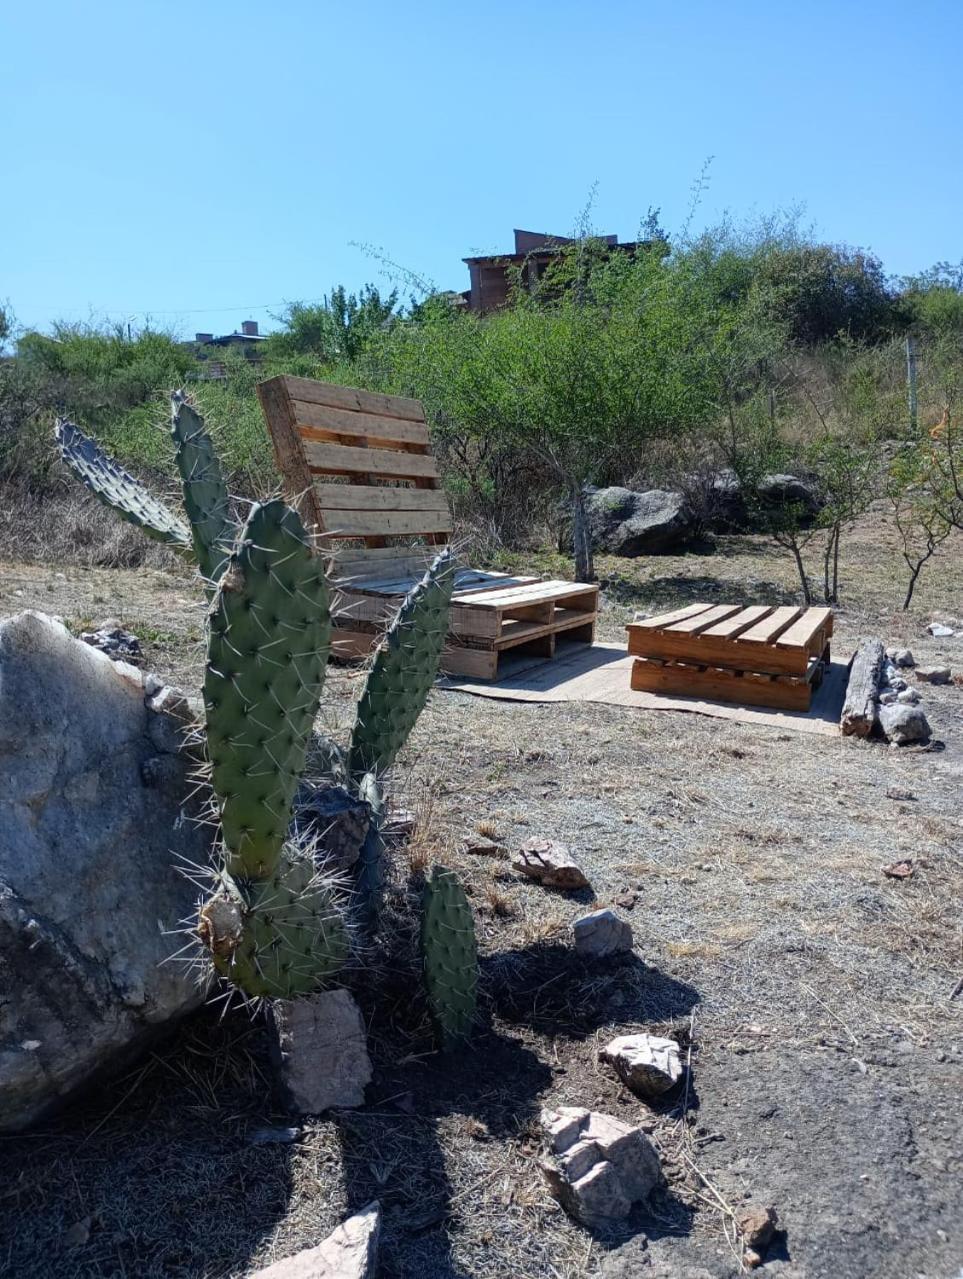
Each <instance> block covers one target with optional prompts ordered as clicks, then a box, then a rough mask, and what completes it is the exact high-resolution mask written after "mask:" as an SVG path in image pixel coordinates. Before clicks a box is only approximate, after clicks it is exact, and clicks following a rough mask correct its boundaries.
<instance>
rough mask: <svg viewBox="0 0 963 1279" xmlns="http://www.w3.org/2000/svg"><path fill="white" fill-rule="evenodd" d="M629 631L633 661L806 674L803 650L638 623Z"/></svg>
mask: <svg viewBox="0 0 963 1279" xmlns="http://www.w3.org/2000/svg"><path fill="white" fill-rule="evenodd" d="M627 630H628V632H629V643H628V651H629V653H630V654H631V655H632V656H633V657H648V658H652V659H659V660H661V661H681V662H694V663H697V664H709V665H712V666H720V667H730V668H732V669H733V670H743V671H744V670H753V671H758V672H760V673H762V674H767V675H804V674H805V673H806V665H807V661H808V657H807V654H806V651H805V650H804V649H777V648H775V647H773V646H772V645H768V644H752V645H746V646H743V644H742V637H741V636H739V637H737V638H735V639H725V638H721V639H717V638H715V637H713V636H709V635H706V634H702V635H677V634H675V633H674V632H673V631H646V630H643V629H639V628H638V627H637V625H636V624H635V623H633V624H632V625H630V626H629V627H627Z"/></svg>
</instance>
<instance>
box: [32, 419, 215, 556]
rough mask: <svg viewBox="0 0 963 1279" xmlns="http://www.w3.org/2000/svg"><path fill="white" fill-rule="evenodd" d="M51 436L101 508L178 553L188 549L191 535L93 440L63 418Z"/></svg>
mask: <svg viewBox="0 0 963 1279" xmlns="http://www.w3.org/2000/svg"><path fill="white" fill-rule="evenodd" d="M54 435H55V437H56V440H57V444H58V445H59V447H60V456H61V457H62V458H63V460H64V461H65V462H66V464H67V465H68V466H69V467H70V469H71V470H72V471H73V473H74V474H75V475H76V476H77V477H78V479H80V480H82V481H83V482H84V484H86V485H87V487H88V488H89V489H90V491H91V492H92V493H93V494H95V495H96V496H97V497H99V498H100V500H101V501H102V502H103V503H104V505H105V506H110V507H112V508H113V509H114V510H115V511H116V512H117V514H118V515H119V516H121V518H122V519H125V520H127V521H128V522H129V523H131V524H136V526H137V527H138V528H139V529H141V530H142V531H143V532H144V533H146V534H147V536H148V537H152V538H153V539H154V541H156V542H165V543H166V544H167V545H168V546H173V547H175V548H176V549H177V550H179V551H189V550H190V546H191V534H190V530H189V529H188V528H187V526H186V525H185V524H184V523H182V521H181V520H179V519H178V518H177V516H176V515H175V514H174V513H173V512H172V511H169V510H168V509H167V507H166V506H165V505H164V503H163V502H159V501H158V500H157V498H156V497H154V496H153V494H152V493H150V492H148V490H147V489H146V488H144V486H143V484H141V482H140V480H135V479H134V477H133V476H132V475H130V474H128V472H127V471H125V470H124V468H123V467H122V466H121V465H120V463H119V462H115V461H114V459H113V458H112V457H110V456H109V454H107V453H105V452H104V451H103V449H102V448H101V447H100V445H99V444H97V443H96V441H95V440H92V439H91V438H90V436H89V435H84V433H83V431H81V429H80V428H79V427H78V426H75V425H74V423H73V422H70V421H68V420H67V419H66V418H64V417H61V418H58V419H57V424H56V426H55V428H54Z"/></svg>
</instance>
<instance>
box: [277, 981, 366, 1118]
mask: <svg viewBox="0 0 963 1279" xmlns="http://www.w3.org/2000/svg"><path fill="white" fill-rule="evenodd" d="M270 1027H271V1050H272V1056H273V1057H274V1060H275V1065H276V1066H277V1073H278V1081H279V1083H280V1086H281V1089H282V1092H283V1094H284V1100H285V1102H286V1104H287V1105H288V1106H289V1107H290V1108H291V1110H292V1112H294V1113H296V1114H300V1115H320V1114H321V1113H322V1112H323V1111H325V1110H330V1109H331V1107H338V1108H348V1107H351V1106H363V1105H364V1090H365V1085H366V1084H369V1083H370V1082H371V1076H372V1070H371V1059H370V1057H369V1056H368V1044H367V1038H366V1036H365V1028H364V1020H363V1019H362V1016H361V1010H360V1009H359V1008H358V1005H357V1004H356V1003H355V1001H354V997H353V996H352V995H351V993H350V991H347V990H324V991H321V993H320V994H317V995H309V996H306V997H301V998H298V999H275V1000H272V1001H271V1004H270Z"/></svg>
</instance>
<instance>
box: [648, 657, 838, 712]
mask: <svg viewBox="0 0 963 1279" xmlns="http://www.w3.org/2000/svg"><path fill="white" fill-rule="evenodd" d="M823 669H824V664H823V662H822V660H821V659H819V658H813V660H812V661H811V663H810V667H809V670H808V671H807V673H806V674H805V675H765V674H760V673H759V672H756V671H734V670H729V669H727V668H723V667H712V666H694V665H691V664H687V663H683V662H663V661H659V659H658V658H647V657H637V658H636V659H635V661H634V662H633V663H632V677H631V687H632V688H633V689H635V690H636V691H637V692H646V693H668V694H672V695H675V696H678V697H699V698H704V699H705V700H707V701H711V702H735V703H736V704H738V705H740V706H768V707H770V708H772V709H775V710H784V711H808V710H809V707H810V705H811V703H812V694H813V689H814V688H817V687H818V686H819V684H820V683H821V681H822V675H823Z"/></svg>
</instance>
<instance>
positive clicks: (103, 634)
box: [80, 620, 144, 666]
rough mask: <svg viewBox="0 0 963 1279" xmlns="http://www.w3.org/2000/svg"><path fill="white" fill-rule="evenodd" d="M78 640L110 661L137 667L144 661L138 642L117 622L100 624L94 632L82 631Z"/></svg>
mask: <svg viewBox="0 0 963 1279" xmlns="http://www.w3.org/2000/svg"><path fill="white" fill-rule="evenodd" d="M80 638H81V641H82V642H83V643H84V644H89V645H90V646H91V648H96V649H97V650H98V651H99V652H101V653H106V654H107V656H108V657H109V658H110V659H111V660H112V661H115V662H128V663H129V664H130V665H131V666H139V665H140V664H141V662H142V661H143V660H144V655H143V653H142V652H141V648H140V640H139V639H138V638H137V636H136V635H132V634H131V632H130V631H125V630H124V628H123V627H122V626H121V625H120V623H119V622H117V621H114V620H111V621H108V622H102V623H101V625H100V627H99V628H98V629H97V630H96V631H82V632H81V635H80Z"/></svg>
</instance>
